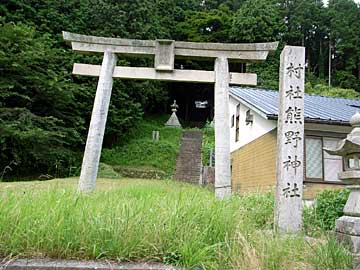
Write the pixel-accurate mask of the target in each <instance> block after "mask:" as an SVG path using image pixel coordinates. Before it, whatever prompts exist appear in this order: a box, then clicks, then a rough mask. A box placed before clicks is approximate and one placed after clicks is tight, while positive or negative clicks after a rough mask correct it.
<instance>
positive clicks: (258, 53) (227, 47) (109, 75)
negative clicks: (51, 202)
mask: <svg viewBox="0 0 360 270" xmlns="http://www.w3.org/2000/svg"><path fill="white" fill-rule="evenodd" d="M63 37H64V40H65V41H67V42H70V43H71V46H72V49H73V50H74V51H78V52H87V53H89V52H91V53H103V55H104V57H103V61H102V64H101V66H99V65H88V64H76V63H75V64H74V67H73V74H77V75H85V76H98V77H99V81H98V86H97V90H96V95H95V101H94V107H93V111H92V115H91V121H90V127H89V132H88V137H87V141H86V147H85V153H84V157H83V163H82V168H81V175H80V182H79V187H78V191H92V190H93V189H94V187H95V181H96V177H97V173H98V165H99V160H100V154H101V148H102V143H103V137H104V131H105V125H106V119H107V114H108V109H109V103H110V97H111V91H112V84H113V78H123V79H146V80H162V81H182V82H197V83H215V102H214V103H215V116H214V119H215V160H216V162H215V196H216V197H218V198H224V197H227V196H230V194H231V172H230V142H229V139H230V123H229V122H230V120H229V93H228V91H229V90H228V87H229V84H238V85H256V84H257V76H256V74H251V73H232V72H229V65H228V61H229V60H230V61H237V62H249V61H253V62H261V61H265V60H266V58H267V56H268V54H269V52H271V51H275V50H276V48H277V45H278V43H277V42H271V43H252V44H224V43H194V42H179V41H174V40H132V39H119V38H105V37H95V36H86V35H79V34H74V33H69V32H63ZM117 55H126V56H134V55H135V56H150V57H154V56H155V68H145V67H120V66H116V62H117ZM175 56H176V57H177V58H191V59H207V60H215V68H214V71H202V70H177V69H174V62H175Z"/></svg>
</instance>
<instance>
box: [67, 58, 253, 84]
mask: <svg viewBox="0 0 360 270" xmlns="http://www.w3.org/2000/svg"><path fill="white" fill-rule="evenodd" d="M100 70H101V66H99V65H88V64H77V63H75V64H74V68H73V74H76V75H83V76H94V77H96V76H99V74H100ZM113 77H114V78H122V79H134V80H161V81H169V82H171V81H174V82H197V83H214V82H215V75H214V71H205V70H185V69H184V70H181V69H174V70H173V71H172V72H158V71H157V70H156V69H155V68H146V67H115V70H114V74H113ZM230 83H231V84H238V85H256V83H257V75H256V74H254V73H236V72H230Z"/></svg>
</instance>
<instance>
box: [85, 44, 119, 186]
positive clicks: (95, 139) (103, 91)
mask: <svg viewBox="0 0 360 270" xmlns="http://www.w3.org/2000/svg"><path fill="white" fill-rule="evenodd" d="M116 59H117V57H116V55H115V54H114V53H112V52H109V51H106V52H105V53H104V58H103V61H102V65H101V72H100V76H99V81H98V86H97V89H96V94H95V101H94V107H93V110H92V114H91V121H90V127H89V131H88V136H87V140H86V147H85V152H84V157H83V162H82V166H81V174H80V182H79V187H78V191H81V192H83V191H85V192H87V191H92V190H93V189H94V188H95V182H96V177H97V172H98V167H99V161H100V155H101V149H102V143H103V139H104V132H105V126H106V120H107V115H108V111H109V104H110V98H111V91H112V85H113V77H112V75H113V72H114V68H115V66H116Z"/></svg>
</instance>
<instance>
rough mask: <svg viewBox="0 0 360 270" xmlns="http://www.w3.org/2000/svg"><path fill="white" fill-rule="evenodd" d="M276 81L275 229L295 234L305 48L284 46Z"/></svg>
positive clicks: (298, 222)
mask: <svg viewBox="0 0 360 270" xmlns="http://www.w3.org/2000/svg"><path fill="white" fill-rule="evenodd" d="M279 80H280V82H279V83H280V86H279V87H280V88H279V112H278V115H279V116H278V134H277V149H278V153H277V184H276V198H275V229H276V230H279V231H280V232H285V233H296V232H299V231H300V230H301V225H302V196H303V177H304V164H303V163H304V81H305V48H304V47H295V46H285V48H284V50H283V51H282V53H281V56H280V79H279Z"/></svg>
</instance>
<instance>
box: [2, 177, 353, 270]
mask: <svg viewBox="0 0 360 270" xmlns="http://www.w3.org/2000/svg"><path fill="white" fill-rule="evenodd" d="M74 185H75V180H68V179H64V180H56V181H49V182H47V183H33V184H32V185H23V184H22V183H14V184H6V185H5V183H0V257H1V256H4V257H5V256H9V255H12V256H16V255H17V256H23V257H39V256H40V257H42V256H46V257H53V258H75V259H76V258H80V259H105V258H106V259H115V260H119V261H144V260H146V261H160V262H165V263H171V264H174V265H179V266H182V267H183V268H184V269H214V270H215V269H216V270H219V269H224V270H225V269H226V270H229V269H264V270H265V269H266V270H269V269H270V270H271V269H274V270H275V269H276V270H282V269H284V270H285V269H350V268H349V265H350V263H351V258H350V256H349V255H348V254H347V252H346V250H344V249H343V248H341V247H339V246H338V245H336V244H335V242H333V241H329V242H328V241H325V243H322V242H319V243H316V244H312V245H310V244H308V243H307V242H306V241H305V240H304V237H302V236H297V237H280V236H279V235H276V234H273V233H272V231H271V230H270V228H271V226H272V223H271V222H272V205H273V203H272V202H273V199H272V196H271V195H270V194H267V195H264V196H262V195H256V194H255V195H246V196H234V197H233V198H232V199H229V200H223V201H219V200H215V199H214V196H213V194H212V192H210V191H209V190H207V189H203V188H199V187H195V186H190V185H187V184H183V183H178V182H172V181H154V180H146V181H137V180H135V181H128V180H106V181H105V180H102V181H99V182H98V187H97V188H98V189H97V191H96V192H94V193H93V194H91V195H79V194H76V193H75V192H74ZM319 256H322V257H321V258H319ZM324 256H326V259H323V257H324ZM330 262H331V263H330Z"/></svg>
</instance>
